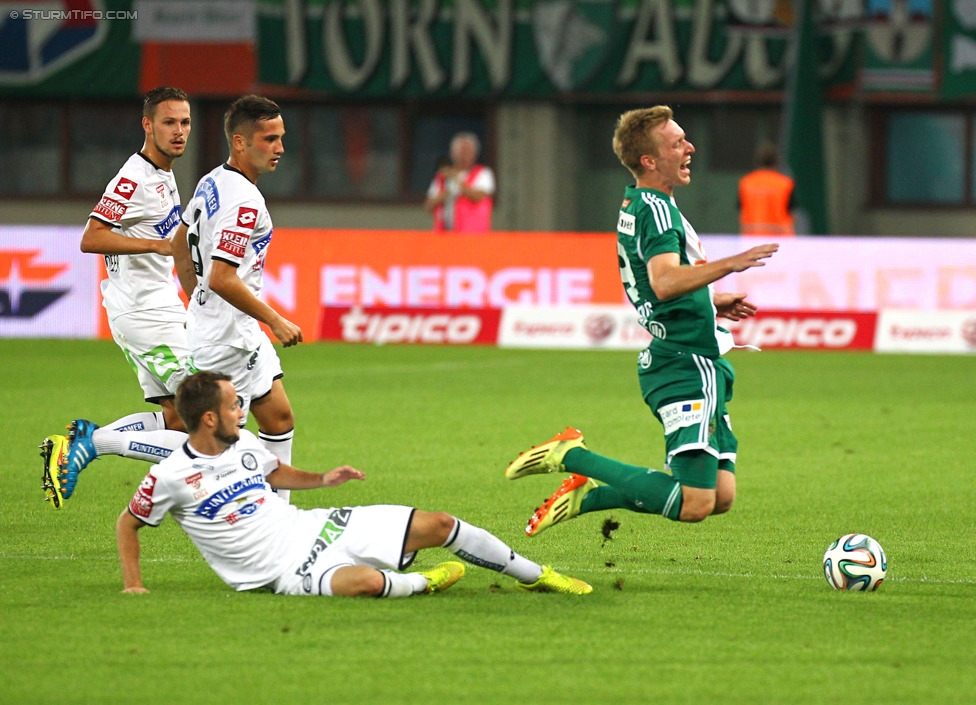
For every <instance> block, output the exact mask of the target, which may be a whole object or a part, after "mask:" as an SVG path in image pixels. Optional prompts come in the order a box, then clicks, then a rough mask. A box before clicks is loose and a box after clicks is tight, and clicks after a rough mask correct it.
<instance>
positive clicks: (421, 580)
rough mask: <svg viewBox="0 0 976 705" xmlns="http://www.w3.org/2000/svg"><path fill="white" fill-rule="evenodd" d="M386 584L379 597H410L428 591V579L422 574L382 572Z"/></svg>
mask: <svg viewBox="0 0 976 705" xmlns="http://www.w3.org/2000/svg"><path fill="white" fill-rule="evenodd" d="M380 572H381V573H382V574H383V577H384V578H386V584H385V585H384V586H383V592H382V593H380V594H379V597H410V596H411V595H416V594H418V593H421V592H426V591H427V578H425V577H424V576H422V575H421V574H420V573H397V572H395V571H392V570H381V571H380Z"/></svg>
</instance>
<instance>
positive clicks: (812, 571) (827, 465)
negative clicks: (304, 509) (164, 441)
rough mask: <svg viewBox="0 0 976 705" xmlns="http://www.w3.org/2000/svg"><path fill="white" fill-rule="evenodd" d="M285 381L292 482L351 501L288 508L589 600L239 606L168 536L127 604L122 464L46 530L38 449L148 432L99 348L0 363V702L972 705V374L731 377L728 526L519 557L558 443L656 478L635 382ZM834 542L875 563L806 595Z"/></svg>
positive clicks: (478, 580)
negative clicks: (419, 520)
mask: <svg viewBox="0 0 976 705" xmlns="http://www.w3.org/2000/svg"><path fill="white" fill-rule="evenodd" d="M281 357H282V361H283V365H284V368H285V372H286V376H285V386H286V388H287V390H288V393H289V396H290V398H291V400H292V404H293V406H294V408H295V411H296V416H297V429H296V439H295V446H294V456H293V458H294V464H295V465H297V466H299V467H303V468H307V469H315V470H320V469H329V468H331V467H334V466H335V465H338V464H342V463H349V464H352V465H354V466H356V467H359V468H360V469H362V470H364V471H365V472H366V474H367V480H366V482H365V483H350V484H348V485H346V486H343V487H340V488H336V489H333V490H326V489H323V490H316V491H312V492H304V493H295V494H294V495H293V501H295V502H296V503H297V504H299V505H300V506H317V505H321V506H332V505H350V504H371V503H378V502H395V503H402V504H410V505H415V506H418V507H420V508H422V509H428V510H445V511H449V512H451V513H454V514H456V515H458V516H460V517H463V518H465V519H467V520H468V521H470V522H473V523H475V524H478V525H481V526H484V527H485V528H487V529H489V530H491V531H493V532H494V533H496V534H497V535H498V536H500V537H501V538H502V539H504V540H505V541H507V542H509V543H510V545H511V546H512V547H513V548H514V549H515V550H517V551H519V552H521V553H523V554H525V555H526V556H528V557H530V558H533V559H535V560H537V561H539V562H542V563H547V564H551V565H553V566H554V567H555V568H556V569H557V570H561V571H564V572H566V573H569V574H571V575H575V576H579V577H581V578H583V579H585V580H587V581H589V582H590V583H592V584H593V586H594V588H595V590H594V593H593V594H592V595H589V596H586V597H571V596H562V595H536V594H525V593H520V592H518V591H516V590H515V589H514V583H513V581H512V580H511V579H509V578H506V577H505V576H499V575H496V574H495V573H490V572H487V571H484V570H480V569H478V568H475V567H473V566H471V567H469V569H468V573H467V576H466V577H465V578H464V580H462V581H461V582H460V583H458V584H457V585H456V586H454V587H453V588H451V590H449V591H447V592H445V593H443V594H436V595H433V596H430V597H420V598H413V599H406V600H366V599H360V600H353V599H331V600H329V599H312V598H288V597H279V596H275V595H271V594H267V593H254V594H237V593H234V592H233V591H231V590H230V589H228V588H227V587H226V586H224V585H223V583H221V582H220V581H219V580H218V579H217V577H216V576H215V575H214V574H213V573H211V572H210V570H209V568H207V566H206V564H205V563H204V561H203V559H202V558H201V557H200V556H199V554H198V553H197V552H196V550H195V549H194V548H193V547H192V545H191V544H190V541H189V540H188V539H187V538H186V537H185V536H184V535H183V534H182V533H181V532H180V531H179V530H178V529H177V527H176V526H175V524H174V523H173V522H172V520H167V521H166V522H164V525H163V526H162V527H160V528H158V529H146V530H145V531H144V532H142V533H141V536H142V540H143V572H144V579H145V582H146V586H147V587H148V588H149V589H150V590H151V593H150V594H148V595H123V594H121V593H120V592H119V590H120V587H121V579H120V575H119V569H118V563H117V559H116V554H115V539H114V521H115V518H116V517H117V515H118V514H119V512H120V511H121V510H122V509H123V508H124V506H125V504H126V502H127V501H128V499H129V497H130V496H131V495H132V493H133V492H134V490H135V488H136V486H137V484H138V482H139V480H140V479H141V478H142V476H143V475H144V473H145V472H146V471H147V469H148V465H146V464H143V463H140V462H138V461H133V460H125V459H121V458H115V457H109V458H102V459H99V460H97V461H96V462H95V463H94V464H93V465H91V466H90V467H89V469H87V470H86V471H85V472H84V473H83V474H82V475H81V477H80V481H79V484H78V490H77V493H76V495H75V496H74V497H73V498H72V499H71V500H69V501H68V502H67V503H66V506H65V507H64V508H63V509H62V510H60V511H54V510H53V509H52V508H51V507H50V505H48V504H47V503H45V502H43V501H42V499H41V498H42V492H41V490H40V475H41V461H40V459H39V456H38V451H37V449H36V447H37V444H38V443H39V442H40V441H41V439H42V438H43V437H44V436H45V435H47V434H50V433H56V432H61V429H63V427H64V424H65V423H66V422H68V421H69V420H71V419H72V418H75V417H78V416H83V417H88V418H91V419H93V420H95V421H100V422H107V421H110V420H113V419H115V418H117V417H119V416H122V415H124V414H126V413H131V412H132V411H137V410H143V409H147V408H149V407H148V406H146V405H144V404H143V403H142V402H141V400H140V396H139V392H138V388H137V385H136V382H135V380H134V377H133V376H132V373H131V372H130V371H129V370H128V368H127V366H126V364H125V362H124V361H123V359H122V356H121V354H120V353H119V352H118V350H117V348H116V347H115V346H114V344H113V343H111V342H109V341H16V340H2V341H0V360H2V364H3V369H4V381H3V384H2V395H0V396H2V404H0V428H2V432H3V443H2V445H0V498H2V504H0V576H2V577H0V579H2V589H0V615H2V617H0V664H2V668H0V701H2V702H4V703H10V704H11V705H14V704H17V705H19V704H21V703H57V704H58V705H69V704H71V703H123V702H141V703H147V704H154V703H161V704H162V703H167V704H170V703H208V704H211V703H228V702H234V703H298V702H307V703H325V702H334V703H433V702H443V703H512V704H515V703H532V702H536V703H556V702H562V703H648V702H660V703H719V702H720V703H750V704H752V703H790V704H791V705H796V704H799V703H826V702H859V701H867V702H877V703H969V702H973V695H972V694H973V693H974V692H976V668H974V663H976V638H974V634H976V548H974V546H976V542H974V535H976V534H974V529H976V525H974V521H976V519H974V517H976V463H974V460H973V458H974V454H973V448H974V442H976V421H974V419H976V413H974V412H976V357H965V356H896V355H872V354H845V353H800V352H791V353H776V352H765V353H762V354H757V353H747V352H736V353H734V354H732V355H731V356H730V359H731V360H732V362H733V364H734V365H735V367H736V371H737V381H736V389H735V398H734V400H733V401H732V403H731V405H730V409H731V413H732V419H733V426H734V428H735V430H736V433H737V435H738V436H739V439H740V453H739V462H738V490H739V496H738V499H737V502H736V505H735V507H734V508H733V510H732V512H730V513H729V514H726V515H724V516H720V517H714V518H711V519H709V520H707V521H705V522H703V523H701V524H695V525H682V524H674V523H671V522H668V521H666V520H664V519H661V518H659V517H653V516H638V515H635V514H629V513H625V512H615V513H613V514H612V515H607V514H603V515H587V516H583V517H580V518H579V519H577V520H575V521H572V522H570V523H568V524H566V525H563V526H558V527H555V528H553V529H552V530H550V531H548V532H546V533H544V534H542V535H541V536H539V537H537V538H535V539H528V538H526V537H525V536H524V534H523V531H522V530H523V527H524V525H525V521H526V519H527V518H528V517H529V516H530V514H531V512H532V510H533V509H534V508H535V507H536V506H537V505H538V504H539V503H540V502H541V500H542V499H544V498H545V497H546V496H547V495H548V494H549V493H550V492H551V491H552V490H553V489H554V488H555V486H556V485H557V484H558V481H557V480H556V479H555V478H551V477H528V478H525V479H523V480H520V481H518V482H509V481H506V480H505V479H504V478H503V476H502V471H503V470H504V468H505V466H506V464H507V463H508V461H510V460H511V459H512V458H513V457H514V456H515V455H516V454H517V453H518V452H519V451H521V450H524V449H525V448H527V447H528V446H530V445H533V444H535V443H539V442H541V441H544V440H546V439H547V438H549V437H550V436H551V435H552V434H553V433H554V432H556V431H559V430H561V429H562V428H563V427H564V426H566V425H568V424H571V425H575V426H577V427H579V428H582V429H583V431H584V432H585V434H586V438H587V443H588V445H589V446H590V448H591V449H592V450H594V451H596V452H599V453H603V454H605V455H609V456H612V457H615V458H618V459H621V460H625V461H629V462H633V463H638V464H647V465H649V466H655V467H659V466H660V464H661V461H662V453H663V441H662V438H661V431H660V428H659V426H658V424H657V422H656V421H655V420H654V419H653V417H652V416H651V415H650V413H649V412H648V411H647V409H646V408H645V407H644V405H643V403H642V401H641V399H640V396H639V391H638V386H637V382H636V376H635V355H634V354H633V353H629V352H623V353H618V352H572V351H565V352H564V351H559V352H552V351H518V350H498V349H493V348H450V347H420V346H404V347H397V346H386V347H371V346H344V345H331V344H314V345H305V346H300V347H298V348H295V349H289V350H284V351H281ZM251 427H252V428H253V426H251ZM607 516H612V517H613V519H614V520H616V521H618V522H619V523H620V527H619V529H617V530H616V531H615V532H613V533H612V538H611V539H610V540H606V539H605V537H604V535H603V533H602V531H601V527H602V525H603V521H604V520H605V519H606V518H607ZM848 532H863V533H867V534H870V535H871V536H873V537H875V538H876V539H878V540H879V541H880V542H881V544H882V545H883V546H884V548H885V549H886V551H887V553H888V558H889V571H888V579H887V581H886V582H885V583H884V585H882V586H881V588H880V589H879V590H878V592H876V593H840V592H835V591H833V590H831V589H830V588H829V587H828V585H827V583H826V581H825V580H824V578H823V574H822V569H821V558H822V555H823V552H824V550H825V549H826V547H827V545H828V544H829V543H830V541H831V540H833V539H834V538H836V537H838V536H840V535H841V534H844V533H848ZM450 557H451V556H450V554H448V553H447V552H445V551H440V550H431V551H426V552H424V553H422V554H421V555H420V557H419V559H418V562H417V564H416V566H417V567H420V568H423V567H428V566H430V565H433V564H434V563H437V562H440V561H441V560H445V559H447V558H450Z"/></svg>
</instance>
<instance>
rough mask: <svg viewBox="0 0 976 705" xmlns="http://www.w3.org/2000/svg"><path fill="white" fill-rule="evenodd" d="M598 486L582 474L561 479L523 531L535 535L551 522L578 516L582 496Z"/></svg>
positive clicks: (555, 522)
mask: <svg viewBox="0 0 976 705" xmlns="http://www.w3.org/2000/svg"><path fill="white" fill-rule="evenodd" d="M598 486H599V485H597V482H596V480H592V479H590V478H588V477H584V476H582V475H575V474H574V475H570V476H569V477H568V478H566V479H565V480H563V484H561V485H560V486H559V489H558V490H556V491H555V492H554V493H553V495H552V496H551V497H550V498H549V499H547V500H546V501H545V502H543V503H542V506H541V507H539V508H538V509H536V510H535V514H533V515H532V518H531V519H529V523H528V524H527V525H526V527H525V533H526V534H528V535H529V536H536V535H537V534H540V533H542V532H543V531H545V530H546V529H548V528H549V527H550V526H552V525H553V524H558V523H560V522H562V521H569V520H570V519H572V518H574V517H577V516H579V513H580V505H581V504H582V503H583V497H585V496H586V494H587V493H588V492H589V491H590V490H592V489H594V488H596V487H598Z"/></svg>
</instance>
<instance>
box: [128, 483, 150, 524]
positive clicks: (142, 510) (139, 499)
mask: <svg viewBox="0 0 976 705" xmlns="http://www.w3.org/2000/svg"><path fill="white" fill-rule="evenodd" d="M155 489H156V478H155V477H153V476H152V474H151V473H150V474H149V475H146V476H145V477H144V478H143V479H142V483H141V484H140V485H139V489H138V490H136V493H135V495H134V496H133V497H132V500H131V501H130V502H129V511H130V512H132V513H133V514H135V515H136V516H137V517H143V518H144V519H146V518H148V517H149V515H150V514H152V509H153V492H154V491H155Z"/></svg>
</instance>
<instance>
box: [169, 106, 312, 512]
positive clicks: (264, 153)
mask: <svg viewBox="0 0 976 705" xmlns="http://www.w3.org/2000/svg"><path fill="white" fill-rule="evenodd" d="M224 135H225V137H226V138H227V145H228V147H229V150H230V156H229V158H228V159H227V162H226V163H224V164H221V165H220V166H218V167H217V168H215V169H213V170H212V171H211V172H210V173H209V174H207V175H206V176H204V177H203V178H202V179H200V181H199V182H198V183H197V188H196V191H195V193H194V195H193V198H192V199H190V201H189V202H188V203H187V207H186V209H185V211H184V213H183V218H182V223H181V224H180V226H179V228H178V229H177V232H176V235H175V236H174V238H173V255H174V257H175V258H176V268H177V274H178V275H179V278H180V283H181V285H182V286H183V289H184V291H186V292H187V294H188V295H189V296H190V306H189V316H188V323H187V337H188V341H189V344H190V349H191V351H192V354H193V358H192V359H193V365H194V366H195V368H196V369H198V370H212V371H217V372H223V373H225V374H228V375H230V377H231V380H232V381H233V382H234V386H235V387H236V388H237V393H238V396H239V399H238V401H239V402H240V404H241V408H242V410H243V411H244V415H245V418H246V416H247V413H248V412H250V413H251V414H253V416H254V418H255V420H256V421H257V423H258V438H259V439H260V440H261V443H262V444H263V445H264V446H265V447H266V448H267V449H268V450H270V451H271V452H272V453H273V454H274V455H275V456H277V457H278V459H279V460H281V461H282V462H284V463H290V462H291V451H292V440H293V438H294V435H295V417H294V413H293V412H292V407H291V403H290V402H289V400H288V396H287V394H286V393H285V387H284V384H283V383H282V381H281V378H282V377H283V376H284V373H283V372H282V370H281V362H280V361H279V359H278V355H277V353H276V352H275V348H274V346H273V345H272V343H271V340H270V339H269V338H268V336H267V335H266V334H265V333H264V331H263V330H262V329H261V327H260V326H259V322H260V323H264V324H266V325H267V326H268V327H269V328H270V330H271V332H272V334H273V335H274V336H275V337H276V338H277V339H278V340H279V341H281V344H282V345H283V346H284V347H289V346H292V345H297V344H298V343H300V342H302V331H301V328H299V327H298V326H297V325H295V324H294V323H292V322H291V321H289V320H288V319H286V318H285V317H284V316H282V315H281V314H279V313H278V312H277V311H275V309H274V308H272V307H271V306H270V305H268V304H267V303H265V302H264V301H262V299H261V289H262V285H263V279H264V263H265V257H266V256H267V253H268V247H269V246H270V244H271V237H272V232H273V228H272V224H271V216H270V214H269V213H268V208H267V206H266V205H265V202H264V197H263V196H262V195H261V192H260V191H259V190H258V187H257V180H258V177H260V176H261V175H263V174H269V173H272V172H274V171H275V169H276V168H277V167H278V161H279V160H280V159H281V155H282V154H283V153H284V151H285V148H284V144H283V142H282V139H283V138H284V135H285V124H284V120H283V119H282V117H281V108H279V107H278V105H277V103H275V102H274V101H272V100H269V99H267V98H264V97H261V96H257V95H246V96H243V97H241V98H238V99H237V100H236V101H234V102H233V103H232V104H231V106H230V108H229V109H228V110H227V113H226V114H225V115H224ZM282 496H284V497H285V498H287V492H282Z"/></svg>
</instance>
